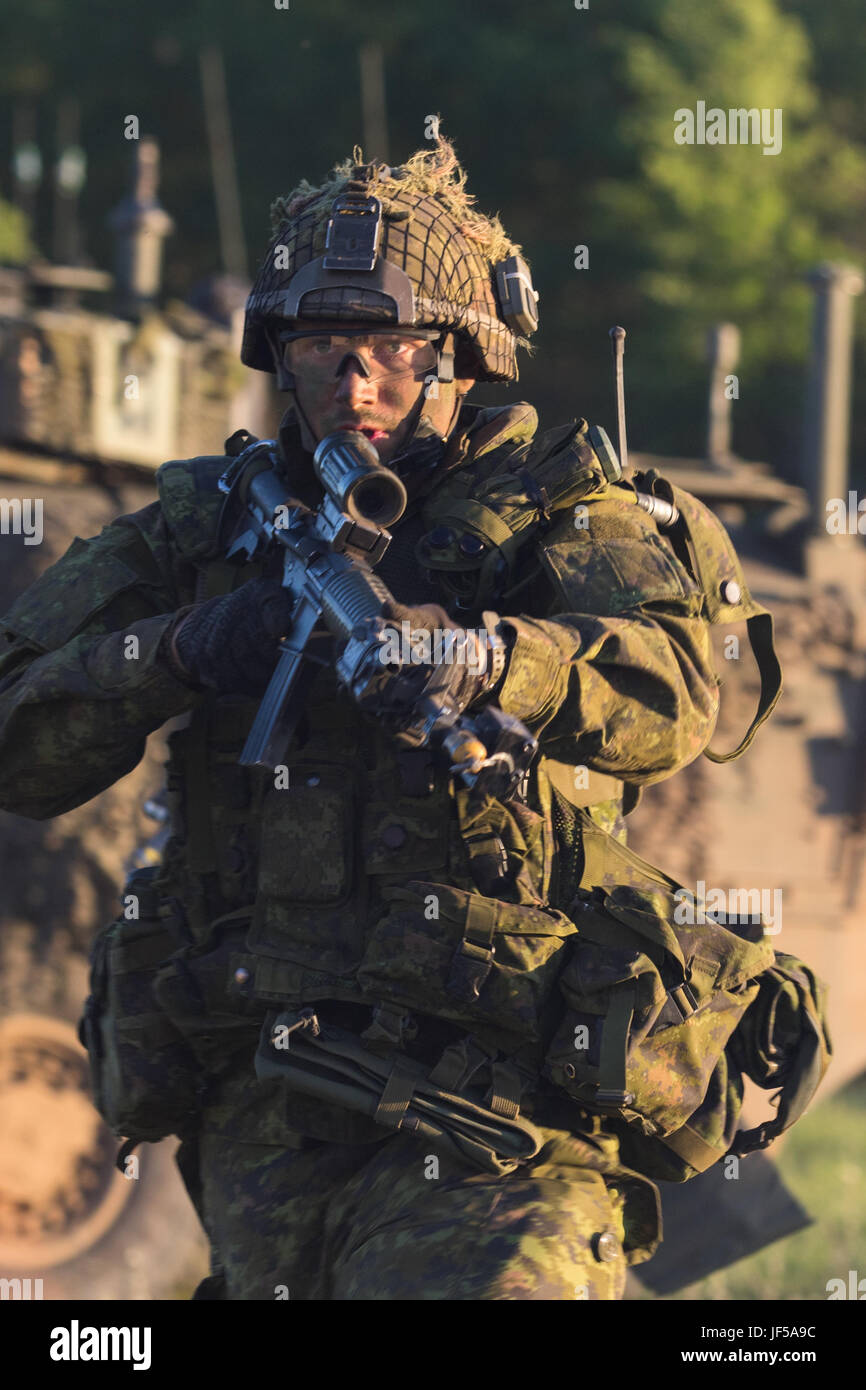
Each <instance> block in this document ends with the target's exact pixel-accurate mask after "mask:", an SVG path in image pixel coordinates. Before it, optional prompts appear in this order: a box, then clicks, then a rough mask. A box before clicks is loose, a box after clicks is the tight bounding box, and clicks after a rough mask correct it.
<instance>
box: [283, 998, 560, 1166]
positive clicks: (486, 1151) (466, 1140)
mask: <svg viewBox="0 0 866 1390" xmlns="http://www.w3.org/2000/svg"><path fill="white" fill-rule="evenodd" d="M496 1058H497V1053H496V1051H495V1050H488V1049H487V1048H485V1047H483V1046H480V1045H479V1044H478V1042H477V1040H476V1039H474V1038H472V1037H469V1038H464V1039H462V1040H461V1041H460V1042H459V1043H454V1044H452V1045H451V1046H450V1047H449V1048H446V1050H445V1051H444V1052H443V1054H442V1057H441V1058H440V1059H439V1062H438V1063H437V1064H436V1065H435V1066H434V1067H433V1068H432V1070H431V1069H428V1068H427V1067H425V1066H424V1064H423V1063H421V1062H418V1061H416V1060H415V1059H413V1058H411V1057H409V1056H407V1055H406V1054H404V1053H401V1052H392V1053H390V1055H384V1056H383V1055H380V1053H378V1052H375V1051H372V1050H370V1049H368V1048H366V1047H365V1046H364V1045H363V1043H362V1042H361V1040H360V1039H358V1038H357V1037H355V1036H354V1034H352V1033H350V1032H347V1031H346V1030H344V1029H342V1028H338V1027H336V1026H334V1025H333V1024H328V1023H325V1022H321V1021H320V1020H319V1018H318V1016H317V1014H316V1013H315V1012H314V1011H313V1010H312V1009H309V1008H308V1009H303V1010H300V1011H297V1012H285V1013H270V1014H268V1016H267V1018H266V1020H265V1023H264V1026H263V1028H262V1033H261V1039H260V1043H259V1049H258V1052H257V1054H256V1076H257V1077H258V1078H259V1080H266V1079H271V1078H274V1077H279V1078H281V1079H282V1080H284V1081H285V1083H286V1084H287V1085H288V1086H289V1087H290V1088H292V1089H293V1090H296V1091H301V1092H302V1093H304V1094H307V1095H311V1096H315V1097H316V1098H317V1099H319V1100H324V1101H328V1102H330V1103H331V1104H336V1105H340V1106H343V1107H345V1108H346V1109H348V1110H354V1111H358V1112H360V1113H361V1114H363V1115H367V1116H369V1117H370V1118H372V1119H373V1120H374V1121H375V1122H376V1123H377V1124H380V1125H382V1126H383V1127H384V1128H385V1129H387V1130H391V1131H399V1132H400V1133H405V1134H411V1135H413V1136H414V1137H416V1138H418V1139H425V1140H430V1141H433V1142H436V1143H437V1144H439V1145H440V1147H443V1148H444V1149H445V1150H446V1151H447V1152H448V1153H450V1154H451V1155H452V1156H453V1157H455V1158H457V1159H458V1160H460V1161H462V1162H464V1163H467V1164H469V1165H470V1166H472V1167H475V1168H478V1169H480V1170H481V1171H482V1172H485V1173H494V1174H496V1175H497V1176H498V1177H503V1176H505V1175H506V1174H508V1173H511V1172H514V1170H515V1169H516V1168H517V1167H518V1166H519V1165H520V1164H523V1163H527V1162H529V1160H530V1159H533V1158H535V1156H536V1155H537V1154H538V1153H539V1151H540V1149H541V1146H542V1143H543V1136H542V1135H541V1134H540V1133H539V1131H538V1130H537V1129H536V1128H535V1126H534V1125H532V1124H530V1123H529V1121H528V1120H526V1119H523V1118H521V1117H520V1115H519V1113H518V1112H519V1096H520V1081H519V1077H518V1074H517V1071H516V1069H515V1068H514V1067H513V1066H511V1065H509V1064H508V1063H507V1062H505V1061H504V1060H496ZM479 1073H485V1074H489V1076H490V1082H489V1085H488V1087H487V1091H486V1094H484V1095H483V1096H481V1097H480V1099H479V1098H474V1097H473V1094H472V1092H473V1090H475V1091H477V1090H479V1089H480V1088H479V1086H478V1084H477V1081H476V1084H475V1086H474V1087H473V1086H472V1083H473V1081H474V1080H476V1078H477V1076H478V1074H479ZM481 1085H482V1086H483V1082H482V1083H481Z"/></svg>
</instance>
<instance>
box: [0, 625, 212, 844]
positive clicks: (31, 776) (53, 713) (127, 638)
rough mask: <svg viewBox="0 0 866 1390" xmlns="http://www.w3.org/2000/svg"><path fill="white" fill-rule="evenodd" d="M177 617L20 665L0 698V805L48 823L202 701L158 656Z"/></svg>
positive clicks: (106, 782) (82, 640) (117, 773)
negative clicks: (153, 735) (149, 737)
mask: <svg viewBox="0 0 866 1390" xmlns="http://www.w3.org/2000/svg"><path fill="white" fill-rule="evenodd" d="M174 618H175V615H174V614H164V615H161V616H159V617H153V618H143V619H139V620H138V621H137V622H134V623H130V624H128V625H127V627H125V628H124V630H123V631H121V632H111V633H108V634H106V635H103V636H100V637H93V636H92V635H86V634H82V635H80V636H78V637H76V638H74V639H73V640H72V641H71V642H68V643H66V645H65V646H64V647H62V648H61V649H60V650H58V651H55V652H46V653H45V654H44V655H42V656H35V657H34V658H33V659H32V660H31V661H30V662H29V663H28V664H27V665H26V667H23V668H19V670H18V672H17V676H16V678H15V679H13V680H11V681H10V682H9V684H8V686H7V688H6V689H5V691H4V692H3V694H2V695H0V808H2V809H3V810H6V811H11V812H13V813H14V814H16V815H21V816H29V817H31V818H32V819H35V820H46V819H48V818H49V817H50V816H57V815H62V814H63V813H64V812H65V811H69V810H72V809H73V808H74V807H76V806H80V805H83V804H84V802H86V801H89V800H90V799H91V798H92V797H94V796H96V795H97V794H98V793H99V792H101V791H103V790H104V789H105V788H106V787H108V786H110V785H111V784H112V783H113V782H116V781H117V780H118V778H120V777H123V776H125V775H126V774H127V773H128V772H130V771H131V770H132V769H133V768H134V767H135V766H136V765H137V763H138V762H140V760H141V758H142V756H143V754H144V748H145V741H146V738H147V735H148V734H149V733H152V732H153V730H154V729H157V728H159V727H160V725H162V724H164V723H165V722H166V720H168V719H171V718H173V717H174V716H175V715H178V714H182V713H184V712H185V711H186V710H188V709H190V708H192V706H193V705H194V704H195V702H196V700H197V699H199V698H200V696H199V695H198V694H197V692H196V691H194V690H191V689H190V688H189V687H188V686H185V685H183V684H182V683H181V682H180V681H179V680H178V679H177V678H176V677H175V676H173V675H172V674H171V672H170V670H168V669H167V668H166V667H165V665H164V663H163V662H162V660H161V655H160V648H161V644H162V641H163V638H164V636H165V635H166V633H167V631H168V630H169V629H170V628H171V626H172V624H173V621H174Z"/></svg>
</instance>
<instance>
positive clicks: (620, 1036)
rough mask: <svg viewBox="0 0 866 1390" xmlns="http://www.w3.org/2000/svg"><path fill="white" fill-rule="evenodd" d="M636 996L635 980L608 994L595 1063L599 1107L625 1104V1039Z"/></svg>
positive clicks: (626, 1048)
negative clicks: (598, 1051) (596, 1061)
mask: <svg viewBox="0 0 866 1390" xmlns="http://www.w3.org/2000/svg"><path fill="white" fill-rule="evenodd" d="M636 997H637V980H629V981H628V982H627V983H624V984H623V985H622V988H621V989H619V990H616V991H615V992H614V993H613V994H612V995H611V1001H610V1004H609V1006H608V1010H607V1013H606V1014H605V1016H604V1024H603V1026H602V1030H601V1056H600V1058H599V1064H598V1093H597V1095H596V1097H595V1099H596V1102H597V1104H598V1105H601V1106H607V1105H613V1106H614V1107H616V1108H618V1107H619V1106H622V1105H624V1104H626V1100H625V1097H626V1094H627V1092H626V1084H625V1083H626V1063H627V1059H628V1037H629V1029H630V1027H631V1020H632V1016H633V1015H634V1008H635V1002H636Z"/></svg>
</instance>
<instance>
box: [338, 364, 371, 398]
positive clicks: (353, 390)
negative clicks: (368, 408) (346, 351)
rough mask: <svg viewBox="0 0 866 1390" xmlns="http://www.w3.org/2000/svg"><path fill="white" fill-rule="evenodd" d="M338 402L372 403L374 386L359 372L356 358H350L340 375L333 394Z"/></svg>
mask: <svg viewBox="0 0 866 1390" xmlns="http://www.w3.org/2000/svg"><path fill="white" fill-rule="evenodd" d="M334 394H335V396H336V399H337V400H338V401H354V400H358V401H367V402H369V401H374V400H375V399H376V386H375V384H374V383H373V382H372V381H370V380H368V378H367V376H365V375H364V374H363V373H362V372H361V371H360V370H359V364H358V361H357V358H354V357H353V358H350V359H349V361H348V362H347V363H346V366H345V369H344V370H343V371H342V372H341V374H340V379H339V381H338V383H337V389H336V392H335V393H334Z"/></svg>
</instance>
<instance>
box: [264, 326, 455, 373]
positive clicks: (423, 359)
mask: <svg viewBox="0 0 866 1390" xmlns="http://www.w3.org/2000/svg"><path fill="white" fill-rule="evenodd" d="M445 336H446V334H444V333H442V332H441V330H439V329H432V330H429V329H423V328H412V329H410V330H408V331H406V330H403V331H402V332H401V330H400V329H395V328H393V327H392V326H390V325H383V326H382V327H372V326H371V327H364V328H363V329H361V328H359V329H356V330H349V331H346V330H344V331H343V332H333V333H331V332H327V331H323V330H322V329H317V328H309V329H301V330H294V329H287V330H283V331H281V332H278V333H277V335H276V337H277V342H278V344H279V352H280V356H281V358H282V361H283V364H284V366H285V367H286V368H287V370H288V371H290V372H292V373H293V374H294V375H295V376H300V377H302V378H304V379H307V380H312V381H320V382H326V381H336V380H337V379H338V378H339V377H341V376H342V375H343V373H344V372H345V371H346V368H347V364H348V362H349V361H353V362H355V363H356V365H357V367H358V369H359V371H360V372H361V375H362V376H364V377H365V378H366V379H368V380H376V379H381V378H387V379H388V380H390V381H393V380H395V379H396V378H398V377H401V376H412V377H415V378H418V377H420V376H427V375H429V374H431V373H432V374H435V375H437V376H438V377H439V379H440V380H442V379H443V375H442V372H441V371H440V370H439V368H440V367H441V365H442V358H443V357H445V358H450V356H451V355H450V354H446V353H443V352H442V351H441V348H442V344H443V342H444V338H445ZM449 366H450V369H451V371H452V375H453V359H452V362H451V363H449ZM449 379H451V378H449Z"/></svg>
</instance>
